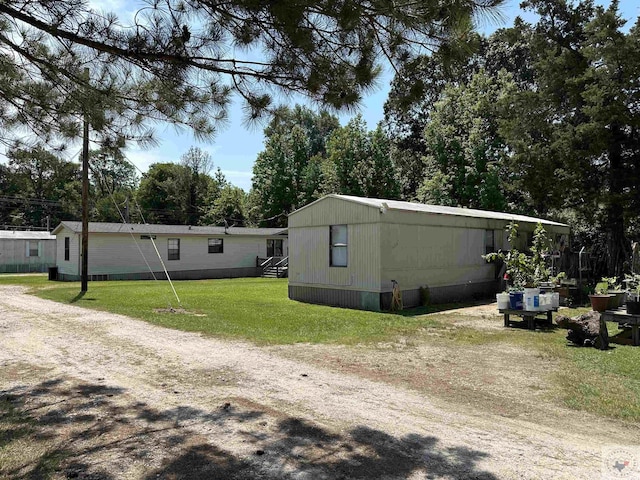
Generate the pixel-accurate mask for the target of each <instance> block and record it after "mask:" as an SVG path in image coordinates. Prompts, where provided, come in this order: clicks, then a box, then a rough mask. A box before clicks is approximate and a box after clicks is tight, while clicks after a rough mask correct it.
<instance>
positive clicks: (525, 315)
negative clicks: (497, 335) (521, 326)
mask: <svg viewBox="0 0 640 480" xmlns="http://www.w3.org/2000/svg"><path fill="white" fill-rule="evenodd" d="M498 311H499V312H500V313H502V314H503V315H504V326H505V327H509V326H510V325H509V323H510V322H512V320H511V318H510V316H511V315H518V316H520V317H522V320H523V321H524V322H525V323H526V325H527V328H528V329H529V330H534V329H535V328H536V317H538V316H541V315H544V318H541V319H539V320H544V322H545V324H546V325H552V324H553V318H552V314H553V312H557V311H558V309H557V308H554V309H551V310H513V309H510V308H509V309H504V310H498Z"/></svg>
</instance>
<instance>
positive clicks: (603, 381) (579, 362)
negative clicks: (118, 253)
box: [0, 275, 640, 421]
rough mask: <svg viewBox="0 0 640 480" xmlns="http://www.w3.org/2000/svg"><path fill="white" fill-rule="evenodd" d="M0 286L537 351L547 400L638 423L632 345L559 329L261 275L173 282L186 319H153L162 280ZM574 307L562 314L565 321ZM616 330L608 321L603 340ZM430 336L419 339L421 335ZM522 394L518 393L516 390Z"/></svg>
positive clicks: (188, 326)
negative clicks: (336, 292) (481, 323)
mask: <svg viewBox="0 0 640 480" xmlns="http://www.w3.org/2000/svg"><path fill="white" fill-rule="evenodd" d="M0 284H21V285H25V286H29V287H31V288H32V292H33V293H34V294H35V295H37V296H39V297H42V298H47V299H51V300H55V301H58V302H62V303H73V304H75V305H78V306H83V307H88V308H93V309H98V310H104V311H109V312H114V313H120V314H124V315H128V316H131V317H135V318H139V319H142V320H145V321H148V322H151V323H154V324H157V325H162V326H166V327H170V328H177V329H180V330H187V331H197V332H202V333H205V334H210V335H215V336H219V337H224V338H235V339H244V340H249V341H252V342H255V343H257V344H291V343H297V342H309V343H333V344H346V345H351V344H364V343H373V342H378V341H394V339H396V338H398V337H400V336H402V337H409V338H416V339H419V341H420V342H425V343H429V342H442V341H446V342H452V343H454V344H456V345H459V346H460V348H464V347H465V345H483V344H489V343H493V344H495V343H504V344H505V345H511V346H513V345H515V346H517V347H521V348H523V349H528V350H531V349H533V350H534V351H535V352H536V356H537V357H538V358H540V360H541V362H540V363H541V368H546V369H548V375H549V376H550V378H552V380H553V384H554V385H555V391H554V392H553V396H552V398H550V401H551V402H562V403H563V404H565V405H566V406H568V407H570V408H573V409H576V410H585V411H589V412H592V413H595V414H598V415H602V416H607V417H616V418H622V419H625V420H629V421H640V368H638V365H640V347H631V346H628V345H616V344H613V345H612V347H613V348H611V349H610V350H607V351H599V350H596V349H593V348H575V347H571V346H568V345H567V342H566V340H565V336H566V331H565V330H561V329H556V330H547V331H535V332H532V331H528V330H521V329H511V328H510V329H493V330H491V329H476V328H473V327H455V328H451V320H450V318H451V315H438V314H436V315H429V316H424V315H423V314H424V313H433V312H434V311H435V309H425V308H422V309H416V310H412V311H405V312H402V314H401V315H396V314H390V313H376V312H365V311H360V310H349V309H342V308H333V307H326V306H319V305H310V304H305V303H300V302H295V301H292V300H289V299H288V298H287V281H286V280H274V279H260V278H244V279H231V280H227V279H225V280H202V281H182V282H175V286H176V290H177V292H178V295H179V296H180V299H181V301H182V306H183V308H184V309H185V310H186V313H167V312H164V313H163V312H158V311H157V310H159V309H167V307H169V306H172V307H173V308H177V307H178V305H177V301H176V299H175V297H173V294H172V292H171V289H170V287H169V285H168V283H167V282H154V281H131V282H125V281H121V282H93V283H90V284H89V291H88V293H87V294H86V295H85V296H82V297H81V296H79V295H78V292H79V290H80V288H79V283H63V282H59V283H58V282H49V281H47V280H46V277H45V276H11V275H6V276H5V275H0ZM582 311H584V309H583V310H580V309H571V310H565V311H564V312H563V313H564V314H565V315H569V316H573V315H576V314H578V313H581V312H582ZM617 331H618V327H617V324H609V333H610V335H615V334H616V333H617ZM425 332H427V333H431V334H429V335H424V333H425ZM523 395H526V392H523Z"/></svg>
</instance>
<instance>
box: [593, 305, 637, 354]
mask: <svg viewBox="0 0 640 480" xmlns="http://www.w3.org/2000/svg"><path fill="white" fill-rule="evenodd" d="M600 315H601V318H602V319H603V320H605V321H607V322H618V326H620V327H621V328H622V327H624V326H625V325H628V326H630V327H631V342H632V343H633V345H634V346H636V347H637V346H640V330H638V326H639V325H640V315H631V314H629V313H627V308H626V307H620V308H618V309H617V310H606V311H604V312H602V313H601V314H600Z"/></svg>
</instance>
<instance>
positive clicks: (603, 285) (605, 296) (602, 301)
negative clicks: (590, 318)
mask: <svg viewBox="0 0 640 480" xmlns="http://www.w3.org/2000/svg"><path fill="white" fill-rule="evenodd" d="M608 291H609V287H608V285H607V282H599V283H598V284H597V285H596V288H595V291H594V293H593V294H591V295H589V300H590V301H591V308H592V309H593V311H594V312H604V311H605V310H606V309H607V308H608V307H609V300H610V299H611V297H612V296H613V295H609V293H608Z"/></svg>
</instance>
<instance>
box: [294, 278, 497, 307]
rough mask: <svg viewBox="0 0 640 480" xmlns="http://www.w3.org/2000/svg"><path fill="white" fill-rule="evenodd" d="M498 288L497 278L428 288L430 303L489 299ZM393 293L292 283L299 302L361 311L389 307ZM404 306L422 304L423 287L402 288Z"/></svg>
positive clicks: (295, 296) (295, 297)
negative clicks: (421, 292) (420, 288)
mask: <svg viewBox="0 0 640 480" xmlns="http://www.w3.org/2000/svg"><path fill="white" fill-rule="evenodd" d="M497 289H498V283H497V281H489V282H481V283H467V284H463V285H448V286H445V287H433V288H430V289H429V294H430V299H431V303H436V304H437V303H449V302H462V301H468V300H478V299H481V298H488V297H490V296H491V295H493V294H495V293H496V291H497ZM391 296H392V293H391V292H382V293H381V292H368V291H361V290H343V289H339V288H327V287H310V286H302V285H289V298H290V299H291V300H298V301H300V302H306V303H315V304H319V305H330V306H333V307H344V308H355V309H359V310H373V311H380V310H389V309H390V307H391ZM402 303H403V305H404V306H405V307H407V308H411V307H417V306H419V305H420V303H421V299H420V290H419V289H413V290H402Z"/></svg>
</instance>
